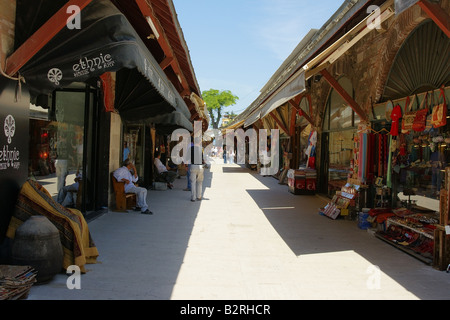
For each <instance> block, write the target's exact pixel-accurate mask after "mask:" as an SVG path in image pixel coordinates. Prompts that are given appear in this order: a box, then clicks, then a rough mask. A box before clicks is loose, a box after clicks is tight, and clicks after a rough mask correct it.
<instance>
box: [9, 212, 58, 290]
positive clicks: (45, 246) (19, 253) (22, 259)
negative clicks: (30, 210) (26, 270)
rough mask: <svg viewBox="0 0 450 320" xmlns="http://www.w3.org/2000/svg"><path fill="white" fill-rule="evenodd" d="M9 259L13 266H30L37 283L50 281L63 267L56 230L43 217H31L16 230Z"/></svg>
mask: <svg viewBox="0 0 450 320" xmlns="http://www.w3.org/2000/svg"><path fill="white" fill-rule="evenodd" d="M11 259H12V263H13V264H15V265H29V266H32V267H33V268H34V269H35V270H36V271H37V277H36V280H37V283H45V282H48V281H50V280H51V279H52V278H53V277H54V276H55V275H56V274H57V273H59V272H61V270H62V266H63V249H62V245H61V240H60V238H59V231H58V229H57V228H56V227H55V226H54V225H53V224H52V223H51V222H50V220H49V219H48V218H46V217H44V216H31V217H30V218H29V219H28V220H27V221H25V222H24V223H23V224H22V225H21V226H20V227H19V228H17V230H16V235H15V237H14V241H13V244H12V248H11Z"/></svg>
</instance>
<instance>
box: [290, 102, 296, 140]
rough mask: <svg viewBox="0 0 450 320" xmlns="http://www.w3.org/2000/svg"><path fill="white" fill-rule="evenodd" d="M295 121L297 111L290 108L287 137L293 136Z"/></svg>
mask: <svg viewBox="0 0 450 320" xmlns="http://www.w3.org/2000/svg"><path fill="white" fill-rule="evenodd" d="M296 120H297V109H296V108H295V107H292V111H291V126H290V127H289V135H290V136H291V137H292V136H293V135H294V134H295V122H296Z"/></svg>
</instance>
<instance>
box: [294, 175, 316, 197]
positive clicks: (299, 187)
mask: <svg viewBox="0 0 450 320" xmlns="http://www.w3.org/2000/svg"><path fill="white" fill-rule="evenodd" d="M287 178H288V188H289V192H291V193H293V194H296V195H313V194H315V193H316V185H317V172H316V170H314V169H308V168H304V169H298V170H293V169H290V170H289V171H288V173H287Z"/></svg>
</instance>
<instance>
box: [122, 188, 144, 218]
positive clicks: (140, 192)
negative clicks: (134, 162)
mask: <svg viewBox="0 0 450 320" xmlns="http://www.w3.org/2000/svg"><path fill="white" fill-rule="evenodd" d="M127 192H129V193H135V194H136V205H137V206H138V207H139V208H141V212H144V211H145V210H147V209H148V205H147V189H145V188H142V187H136V186H132V187H131V188H130V189H128V190H127Z"/></svg>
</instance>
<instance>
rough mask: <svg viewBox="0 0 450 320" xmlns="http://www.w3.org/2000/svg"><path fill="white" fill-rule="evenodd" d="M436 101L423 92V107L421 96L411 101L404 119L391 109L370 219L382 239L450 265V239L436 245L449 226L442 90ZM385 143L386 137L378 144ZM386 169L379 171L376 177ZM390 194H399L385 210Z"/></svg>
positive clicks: (397, 109) (449, 140) (449, 143)
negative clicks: (429, 203) (433, 205)
mask: <svg viewBox="0 0 450 320" xmlns="http://www.w3.org/2000/svg"><path fill="white" fill-rule="evenodd" d="M435 97H437V95H436V94H435V93H434V92H431V93H425V94H424V95H423V97H422V101H421V102H420V103H419V99H418V97H417V95H415V96H413V97H411V98H407V99H406V103H405V109H406V110H405V112H404V113H403V114H401V107H400V106H399V105H398V104H397V105H396V106H395V107H394V108H393V109H392V113H391V115H390V120H391V130H390V132H389V148H388V158H387V159H388V160H387V171H386V172H385V175H386V179H382V178H381V177H380V180H378V183H379V184H378V185H377V184H375V188H376V190H377V192H376V195H377V198H376V200H377V201H374V206H373V208H372V209H371V210H369V212H368V215H369V217H368V218H367V220H368V221H369V222H371V223H372V226H374V227H375V228H376V233H375V235H376V236H377V237H378V238H380V239H382V240H384V241H386V242H388V243H390V244H392V245H394V246H396V247H397V248H399V249H401V250H402V251H405V252H407V253H408V254H410V255H413V256H415V257H416V258H418V259H420V260H422V261H423V262H425V263H428V264H433V263H434V260H436V257H434V255H435V254H436V252H437V253H438V254H439V252H440V253H441V254H442V255H444V256H442V257H440V259H441V260H445V261H448V260H450V257H449V256H448V253H447V254H446V253H445V252H448V250H447V251H446V250H443V249H442V248H443V246H445V245H446V243H447V245H448V242H449V241H448V236H447V237H445V235H444V236H443V240H442V239H441V240H440V241H438V243H436V244H435V234H437V233H436V232H437V230H439V229H440V228H443V227H445V225H446V224H448V210H447V209H445V208H446V207H445V206H443V205H442V202H443V201H442V198H443V197H444V198H445V199H446V200H447V201H448V190H445V188H446V184H448V179H449V177H448V174H447V175H446V174H445V171H446V170H447V172H448V168H447V169H446V167H447V164H448V160H449V159H448V156H449V155H448V151H447V150H448V149H449V147H450V133H449V132H448V130H447V104H446V99H445V91H444V89H443V88H441V89H440V90H439V99H438V101H435V100H436V99H435ZM384 141H385V138H383V139H379V145H382V144H383V142H384ZM447 146H449V147H447ZM381 149H383V150H384V148H379V150H381ZM383 170H384V168H383V167H378V173H382V172H383ZM445 181H447V182H446V183H445ZM384 183H385V184H384ZM393 188H394V189H393ZM391 190H394V191H395V193H394V194H392V195H391V199H392V203H391V205H386V204H387V203H386V202H385V201H384V200H383V197H384V199H385V198H386V197H388V198H389V197H390V194H389V192H390V191H391ZM441 190H445V191H444V192H441ZM400 195H402V196H403V197H402V198H400ZM412 198H414V199H415V200H411V199H412ZM417 199H423V200H422V201H423V202H422V203H426V199H434V201H435V202H437V200H440V205H439V208H431V207H430V208H429V207H427V205H421V204H420V203H419V202H418V200H417ZM428 201H429V200H428ZM446 238H447V240H445V239H446ZM436 246H441V247H440V248H436ZM448 263H449V262H448Z"/></svg>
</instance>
